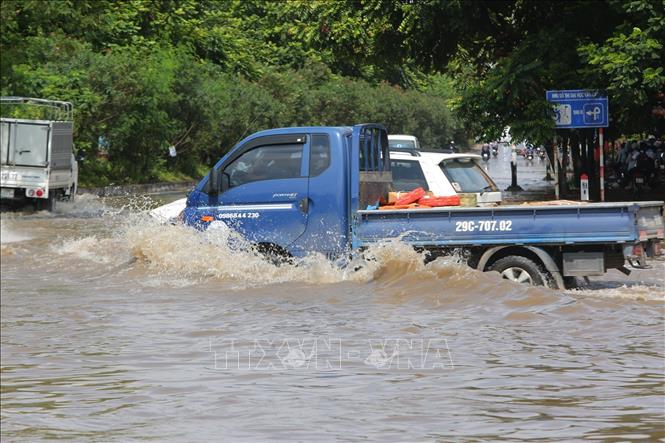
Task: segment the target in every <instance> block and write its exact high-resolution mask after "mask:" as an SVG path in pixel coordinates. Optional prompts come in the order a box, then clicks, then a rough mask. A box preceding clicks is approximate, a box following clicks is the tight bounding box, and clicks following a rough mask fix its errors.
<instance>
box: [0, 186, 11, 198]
mask: <svg viewBox="0 0 665 443" xmlns="http://www.w3.org/2000/svg"><path fill="white" fill-rule="evenodd" d="M0 197H2V198H14V189H13V188H2V189H0Z"/></svg>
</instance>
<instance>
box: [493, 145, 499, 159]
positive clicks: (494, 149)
mask: <svg viewBox="0 0 665 443" xmlns="http://www.w3.org/2000/svg"><path fill="white" fill-rule="evenodd" d="M497 155H499V147H498V146H492V157H496V156H497Z"/></svg>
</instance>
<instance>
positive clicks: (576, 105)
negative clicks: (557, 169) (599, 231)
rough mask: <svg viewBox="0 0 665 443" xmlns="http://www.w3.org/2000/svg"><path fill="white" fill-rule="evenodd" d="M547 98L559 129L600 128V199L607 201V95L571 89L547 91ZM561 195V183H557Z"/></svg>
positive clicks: (557, 189)
mask: <svg viewBox="0 0 665 443" xmlns="http://www.w3.org/2000/svg"><path fill="white" fill-rule="evenodd" d="M545 98H546V99H547V101H548V102H550V103H552V105H554V115H555V118H554V121H555V124H556V127H557V129H575V128H600V134H599V135H600V199H601V201H605V168H604V165H603V161H604V156H603V128H606V127H607V126H608V125H609V108H608V100H607V96H605V95H603V94H602V93H601V92H600V91H597V90H588V89H570V90H563V91H546V92H545ZM555 187H556V189H555V191H556V194H557V195H559V183H558V182H556V183H555Z"/></svg>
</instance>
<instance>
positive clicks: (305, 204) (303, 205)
mask: <svg viewBox="0 0 665 443" xmlns="http://www.w3.org/2000/svg"><path fill="white" fill-rule="evenodd" d="M298 208H300V210H301V211H302V212H304V213H305V214H307V212H308V211H309V198H307V197H305V198H303V199H302V200H300V202H299V203H298Z"/></svg>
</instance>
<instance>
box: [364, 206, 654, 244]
mask: <svg viewBox="0 0 665 443" xmlns="http://www.w3.org/2000/svg"><path fill="white" fill-rule="evenodd" d="M662 214H663V202H640V203H635V202H625V203H588V204H578V205H562V206H552V205H543V206H528V205H512V206H498V207H493V208H464V207H447V208H436V209H434V208H432V209H411V210H393V211H390V210H388V211H386V210H383V211H373V210H363V211H358V212H357V217H356V220H355V222H356V223H355V224H354V227H353V243H354V246H356V247H361V246H364V245H367V244H371V243H375V242H378V241H382V240H385V239H390V238H399V239H401V240H402V241H404V242H406V243H410V244H413V245H418V246H437V247H458V246H459V247H462V246H487V245H569V244H601V243H632V242H636V241H640V240H641V241H644V240H646V239H653V238H661V239H662V238H663V219H662Z"/></svg>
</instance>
